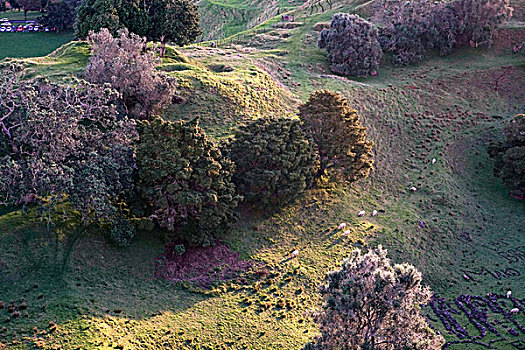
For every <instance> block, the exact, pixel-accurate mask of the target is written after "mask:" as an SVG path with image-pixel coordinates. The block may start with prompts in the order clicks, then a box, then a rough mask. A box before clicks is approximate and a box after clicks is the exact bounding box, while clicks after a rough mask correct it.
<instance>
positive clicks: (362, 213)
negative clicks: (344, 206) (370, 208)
mask: <svg viewBox="0 0 525 350" xmlns="http://www.w3.org/2000/svg"><path fill="white" fill-rule="evenodd" d="M365 214H366V212H365V211H364V210H361V211H360V212H359V213H357V216H364V215H365Z"/></svg>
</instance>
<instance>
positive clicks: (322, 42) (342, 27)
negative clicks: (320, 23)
mask: <svg viewBox="0 0 525 350" xmlns="http://www.w3.org/2000/svg"><path fill="white" fill-rule="evenodd" d="M317 44H318V46H319V48H321V49H326V51H327V52H328V61H329V62H330V64H331V69H332V71H334V72H335V73H337V74H342V75H355V76H366V75H375V74H377V72H376V71H377V68H378V67H379V62H380V61H381V57H382V56H383V51H382V50H381V45H380V44H379V41H378V30H377V28H376V27H375V26H374V25H373V24H372V23H370V22H368V21H366V20H364V19H363V18H361V17H359V16H357V15H350V14H348V13H337V14H335V15H334V16H333V17H332V22H331V23H330V27H329V28H327V29H323V30H322V31H321V34H320V36H319V40H318V42H317Z"/></svg>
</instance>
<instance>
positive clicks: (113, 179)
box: [0, 65, 136, 266]
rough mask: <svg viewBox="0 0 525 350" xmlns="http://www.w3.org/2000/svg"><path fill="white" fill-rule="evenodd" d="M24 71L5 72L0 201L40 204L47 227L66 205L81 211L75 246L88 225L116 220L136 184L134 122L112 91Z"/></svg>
mask: <svg viewBox="0 0 525 350" xmlns="http://www.w3.org/2000/svg"><path fill="white" fill-rule="evenodd" d="M21 74H22V72H21V69H20V68H19V67H17V66H13V65H11V66H8V67H4V68H2V74H1V75H0V97H1V98H0V202H1V203H2V204H6V205H23V206H30V207H34V206H36V207H37V208H38V212H39V213H40V214H41V217H42V218H45V219H46V220H47V222H48V225H49V227H51V226H52V225H53V223H54V218H55V216H54V215H53V213H54V212H55V210H56V208H57V205H58V204H60V203H64V204H65V203H67V205H69V206H70V207H72V208H73V209H74V212H75V213H77V214H76V215H75V220H76V221H77V223H78V226H77V227H78V230H77V231H76V233H75V234H72V235H71V236H70V238H71V241H70V242H71V245H73V244H74V243H75V242H76V241H77V240H78V239H79V238H80V237H81V236H82V234H83V233H84V232H86V230H87V229H88V228H89V227H90V226H91V225H93V224H110V223H113V222H115V220H116V219H117V218H118V217H119V205H118V202H120V201H122V200H123V199H125V197H126V195H127V193H129V191H130V190H131V186H132V184H133V181H132V174H133V164H134V160H133V148H132V144H133V141H134V139H135V138H136V131H135V126H134V123H133V122H132V121H129V120H128V119H127V118H125V117H122V116H120V115H119V113H117V107H116V103H117V101H118V100H117V97H118V94H117V92H116V91H115V90H112V89H109V88H108V87H102V86H98V85H92V84H89V83H87V82H83V81H78V82H76V83H75V84H71V85H59V84H53V83H49V82H46V81H21V79H20V78H21ZM62 207H63V206H62ZM67 258H68V256H67V255H66V256H65V257H64V266H65V262H66V261H67Z"/></svg>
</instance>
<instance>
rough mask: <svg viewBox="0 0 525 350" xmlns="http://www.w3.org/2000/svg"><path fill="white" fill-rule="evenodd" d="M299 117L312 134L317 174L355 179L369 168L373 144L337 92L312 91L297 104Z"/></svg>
mask: <svg viewBox="0 0 525 350" xmlns="http://www.w3.org/2000/svg"><path fill="white" fill-rule="evenodd" d="M299 116H300V118H301V120H303V122H304V125H305V127H306V129H307V130H308V132H309V133H310V134H311V135H312V136H313V139H314V141H315V143H316V145H317V149H318V153H319V156H320V174H322V175H329V176H330V177H332V178H343V179H346V180H348V181H356V180H358V179H361V178H365V177H367V176H368V175H369V174H370V171H371V170H372V169H373V163H374V161H373V156H374V155H373V152H372V149H373V146H374V143H373V142H372V141H370V140H368V138H367V134H366V128H365V127H364V126H363V125H362V124H361V122H360V121H359V116H358V115H357V112H356V111H355V110H353V109H350V107H349V106H348V102H347V101H346V99H345V98H343V97H342V96H341V95H340V94H339V93H337V92H331V91H328V90H324V91H316V92H314V93H313V94H312V95H311V96H310V98H309V99H308V102H307V103H306V104H304V105H302V106H300V107H299Z"/></svg>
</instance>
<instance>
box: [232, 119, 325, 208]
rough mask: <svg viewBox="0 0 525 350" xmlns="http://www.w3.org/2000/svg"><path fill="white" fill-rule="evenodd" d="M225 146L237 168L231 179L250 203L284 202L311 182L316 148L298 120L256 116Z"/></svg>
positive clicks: (265, 205) (262, 205)
mask: <svg viewBox="0 0 525 350" xmlns="http://www.w3.org/2000/svg"><path fill="white" fill-rule="evenodd" d="M228 148H229V151H228V153H229V156H230V157H231V159H232V160H233V161H234V162H235V164H236V167H237V170H236V172H235V175H234V176H233V181H234V183H235V184H236V186H237V189H238V191H239V193H240V194H242V195H243V196H244V199H245V200H246V201H247V202H249V203H252V204H253V203H255V204H258V205H260V206H261V207H265V208H268V207H270V206H274V205H283V204H285V203H287V202H289V201H290V200H292V199H294V198H296V197H297V196H298V195H299V194H301V193H302V192H304V191H305V190H306V189H308V188H309V187H310V186H311V185H312V184H313V182H314V179H315V175H316V171H317V165H318V161H317V154H316V148H315V145H314V143H313V140H312V139H311V138H310V137H309V136H308V135H307V134H306V133H305V132H304V131H303V130H302V127H301V122H300V121H299V120H294V119H285V118H280V119H274V120H271V119H267V118H262V119H258V120H256V121H254V122H251V123H249V124H247V125H246V126H243V127H241V128H240V129H239V130H238V131H237V132H236V133H235V139H234V140H233V141H232V142H231V143H230V144H229V145H228Z"/></svg>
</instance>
